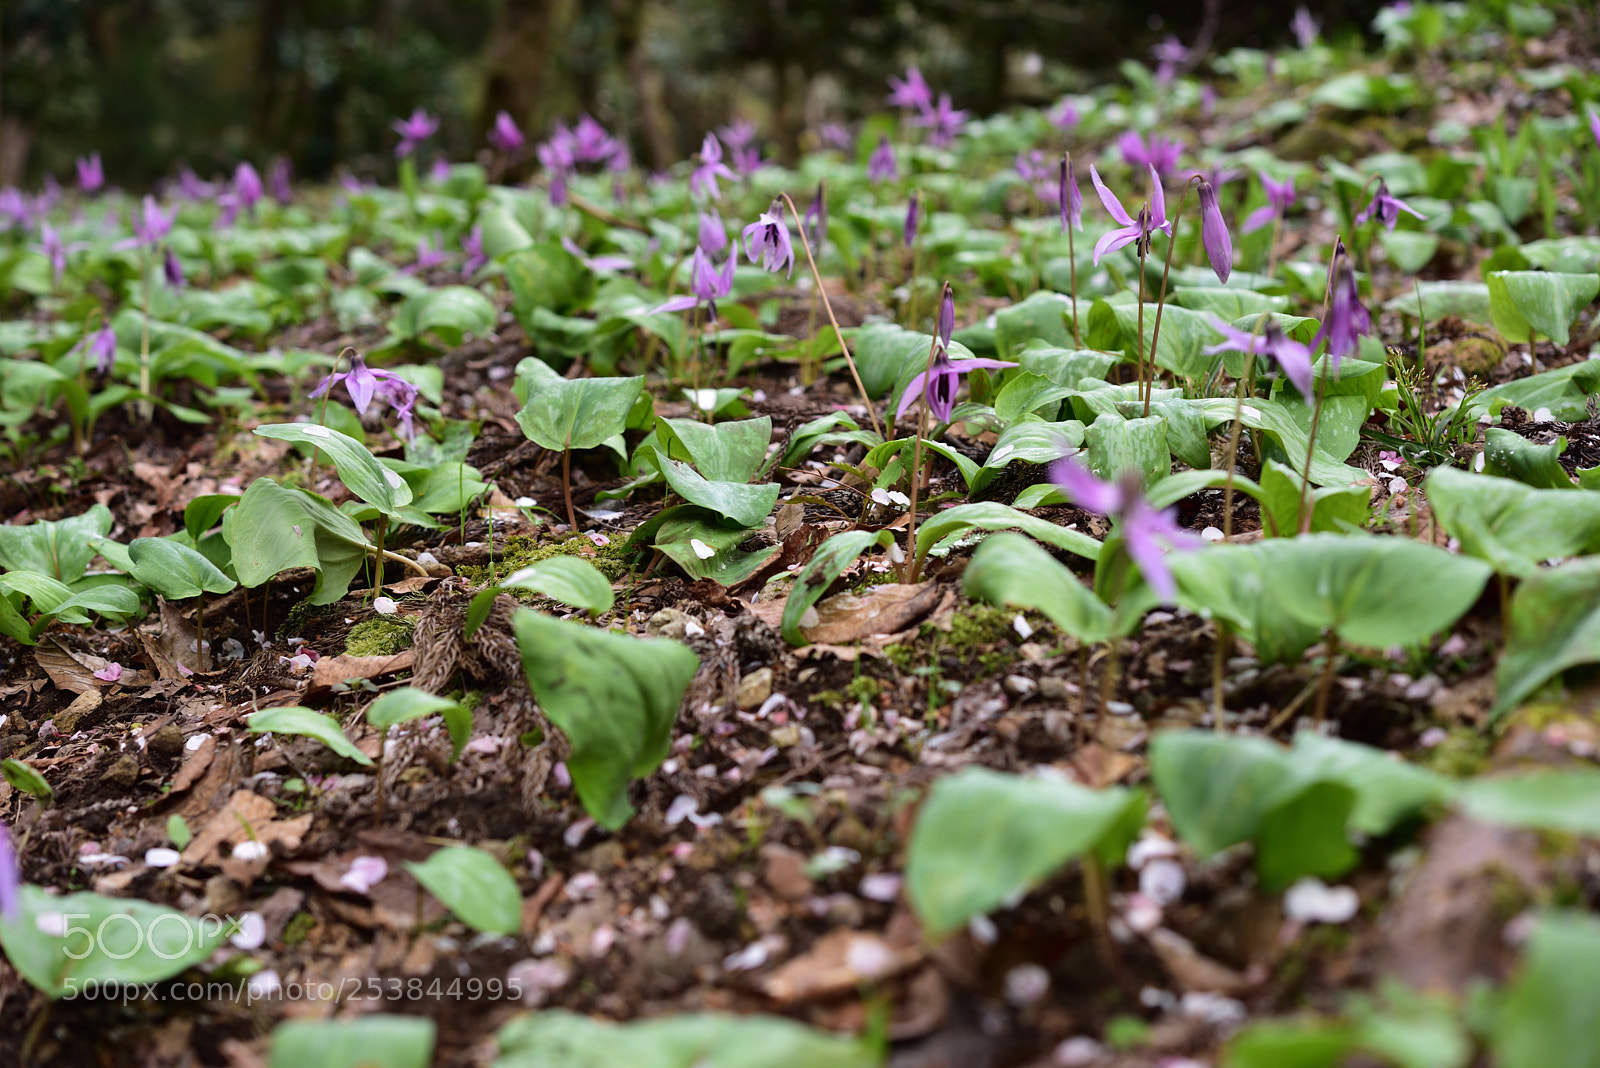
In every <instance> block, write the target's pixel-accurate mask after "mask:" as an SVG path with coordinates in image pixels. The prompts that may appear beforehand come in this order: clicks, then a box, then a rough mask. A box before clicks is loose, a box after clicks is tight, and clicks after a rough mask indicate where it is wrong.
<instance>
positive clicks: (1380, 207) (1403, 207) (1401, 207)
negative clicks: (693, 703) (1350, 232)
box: [1356, 178, 1427, 233]
mask: <svg viewBox="0 0 1600 1068" xmlns="http://www.w3.org/2000/svg"><path fill="white" fill-rule="evenodd" d="M1402 211H1403V212H1406V213H1407V214H1410V215H1415V216H1416V217H1417V218H1419V219H1426V218H1427V216H1425V215H1423V214H1422V212H1420V211H1418V210H1417V209H1416V208H1413V207H1412V206H1411V205H1410V204H1407V203H1406V202H1405V201H1403V200H1401V199H1400V198H1399V197H1396V196H1390V195H1389V186H1388V184H1387V183H1385V182H1384V180H1383V179H1382V178H1379V179H1378V191H1377V193H1375V194H1373V197H1372V201H1371V203H1369V204H1368V205H1367V206H1366V207H1364V208H1362V209H1361V214H1359V215H1357V216H1356V225H1357V226H1360V225H1361V224H1362V223H1364V222H1366V221H1367V220H1368V219H1377V220H1378V221H1379V222H1381V223H1382V224H1383V225H1384V226H1385V227H1386V228H1388V230H1389V231H1390V232H1391V233H1393V232H1394V224H1395V223H1397V222H1399V221H1400V213H1401V212H1402Z"/></svg>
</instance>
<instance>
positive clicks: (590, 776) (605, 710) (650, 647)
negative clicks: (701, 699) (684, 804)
mask: <svg viewBox="0 0 1600 1068" xmlns="http://www.w3.org/2000/svg"><path fill="white" fill-rule="evenodd" d="M514 629H515V630H516V635H517V645H518V647H519V648H520V649H521V650H522V666H523V670H524V671H525V672H527V675H528V682H529V684H530V686H531V687H532V689H533V694H534V697H535V698H537V699H538V701H539V707H540V709H542V710H543V712H544V714H545V715H546V716H548V717H549V719H550V722H552V723H553V724H555V725H556V727H558V728H559V729H560V730H561V733H562V734H564V735H565V736H566V738H567V741H568V743H569V744H570V745H571V747H572V754H571V756H569V757H568V758H567V768H568V770H569V771H570V772H571V773H572V783H573V787H574V788H575V789H576V790H577V792H578V797H579V799H580V800H581V801H582V802H583V805H584V808H586V809H587V810H588V811H589V814H590V815H591V816H593V817H594V818H595V819H596V820H597V821H598V822H599V823H601V824H602V825H603V826H605V827H608V828H610V829H612V830H615V829H616V828H618V827H620V826H622V825H623V824H624V823H626V822H627V820H628V817H629V816H630V815H631V814H632V812H633V808H632V806H631V805H629V804H628V796H627V792H628V780H629V779H630V778H639V777H641V776H644V775H648V774H650V773H651V772H652V771H654V770H655V769H656V767H657V766H658V765H659V764H660V763H661V761H662V760H663V759H665V757H666V755H667V748H668V745H669V744H670V742H671V735H672V724H673V722H674V720H676V718H677V715H678V705H679V703H680V702H681V701H682V700H683V694H684V691H685V690H687V689H688V686H689V681H690V679H692V678H693V677H694V673H695V671H696V670H697V668H698V665H699V658H698V657H696V656H695V655H694V653H693V652H692V651H691V650H690V649H689V648H688V647H687V646H685V645H681V644H679V643H678V642H673V641H667V640H665V639H643V638H632V637H627V636H625V635H621V634H612V633H610V632H608V631H601V630H597V629H595V628H594V627H589V626H585V625H584V624H582V623H570V622H567V621H565V620H559V619H552V618H551V617H549V616H544V615H540V614H539V613H537V612H532V611H529V610H527V609H522V610H520V611H518V612H517V614H516V617H515V622H514Z"/></svg>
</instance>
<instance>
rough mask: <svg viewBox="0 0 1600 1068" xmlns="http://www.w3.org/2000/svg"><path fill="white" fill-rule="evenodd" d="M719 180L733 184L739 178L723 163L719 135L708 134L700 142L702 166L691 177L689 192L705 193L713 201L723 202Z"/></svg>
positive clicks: (696, 168)
mask: <svg viewBox="0 0 1600 1068" xmlns="http://www.w3.org/2000/svg"><path fill="white" fill-rule="evenodd" d="M718 178H726V179H728V181H730V182H733V181H737V180H738V178H739V176H738V175H737V174H735V173H733V171H731V170H729V169H728V165H727V164H726V163H723V162H722V142H721V141H718V140H717V135H716V134H714V133H708V134H706V136H705V139H704V140H703V141H701V142H700V164H699V166H697V167H695V169H694V170H693V172H691V173H690V175H689V192H690V193H704V194H706V195H707V196H709V197H710V198H711V199H712V200H721V199H722V189H721V188H720V187H719V186H718V185H717V179H718Z"/></svg>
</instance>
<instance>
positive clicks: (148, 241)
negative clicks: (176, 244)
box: [133, 195, 178, 248]
mask: <svg viewBox="0 0 1600 1068" xmlns="http://www.w3.org/2000/svg"><path fill="white" fill-rule="evenodd" d="M177 215H178V211H177V209H176V208H174V209H173V210H171V211H162V210H161V206H160V205H159V204H157V203H156V198H155V197H152V196H148V195H147V196H146V197H145V198H144V203H143V205H142V206H141V210H140V213H139V217H138V218H137V219H135V220H134V223H133V237H134V241H135V242H136V243H138V244H140V245H144V246H145V247H146V248H151V247H154V246H155V245H157V244H159V243H160V241H161V239H162V238H164V237H166V236H167V235H168V234H169V233H171V232H172V220H173V219H175V218H177Z"/></svg>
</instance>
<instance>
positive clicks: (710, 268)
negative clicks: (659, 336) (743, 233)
mask: <svg viewBox="0 0 1600 1068" xmlns="http://www.w3.org/2000/svg"><path fill="white" fill-rule="evenodd" d="M738 258H739V246H737V245H735V246H734V247H733V251H731V252H730V253H729V254H728V260H727V262H726V263H724V264H723V265H722V269H721V270H720V271H719V270H717V268H716V266H715V265H714V264H713V263H712V262H711V256H710V255H709V254H708V253H707V252H706V250H705V247H704V246H702V245H696V246H695V249H694V262H693V264H692V266H691V267H690V269H689V290H690V292H692V293H693V294H694V295H693V296H689V295H687V294H685V295H683V296H679V297H672V298H670V299H668V300H666V301H664V302H662V303H661V304H658V305H656V306H655V307H654V308H651V309H650V311H649V314H651V315H655V314H656V313H658V312H679V311H687V310H689V309H690V308H693V307H694V306H695V305H697V304H709V305H710V306H711V317H712V318H713V319H715V318H716V317H717V301H719V300H721V299H722V298H723V297H726V296H727V295H728V294H729V293H732V292H733V269H734V264H735V262H736V261H737V260H738Z"/></svg>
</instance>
